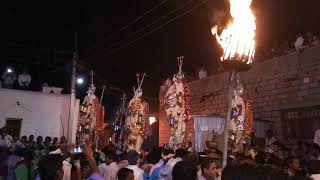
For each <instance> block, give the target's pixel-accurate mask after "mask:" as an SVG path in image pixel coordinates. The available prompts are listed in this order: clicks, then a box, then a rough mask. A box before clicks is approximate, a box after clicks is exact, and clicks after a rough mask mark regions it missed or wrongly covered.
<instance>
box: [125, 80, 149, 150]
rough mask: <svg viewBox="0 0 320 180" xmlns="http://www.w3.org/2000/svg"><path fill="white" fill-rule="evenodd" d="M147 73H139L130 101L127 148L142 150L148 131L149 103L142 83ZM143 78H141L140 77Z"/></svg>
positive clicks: (127, 121)
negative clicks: (144, 95)
mask: <svg viewBox="0 0 320 180" xmlns="http://www.w3.org/2000/svg"><path fill="white" fill-rule="evenodd" d="M144 77H145V74H142V77H141V75H140V74H137V83H138V87H137V88H133V92H134V97H133V98H132V99H131V101H130V102H129V116H128V117H127V119H126V129H127V130H128V131H127V134H128V138H127V142H126V145H127V148H128V149H131V150H136V151H137V152H139V151H140V148H141V146H142V143H143V140H144V137H145V136H146V135H147V133H148V125H149V122H148V118H147V116H148V111H149V105H148V103H147V102H146V101H144V100H143V99H142V88H141V86H142V84H143V80H144ZM140 78H141V79H140Z"/></svg>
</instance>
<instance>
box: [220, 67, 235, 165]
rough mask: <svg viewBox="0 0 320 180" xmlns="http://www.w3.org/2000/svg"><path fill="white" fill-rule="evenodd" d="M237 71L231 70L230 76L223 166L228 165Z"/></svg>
mask: <svg viewBox="0 0 320 180" xmlns="http://www.w3.org/2000/svg"><path fill="white" fill-rule="evenodd" d="M235 75H236V71H235V70H232V71H231V72H230V78H229V87H228V88H229V93H228V109H227V118H226V120H225V123H224V134H223V154H222V168H225V167H226V165H227V159H228V141H229V124H230V118H231V108H232V95H233V91H234V77H235Z"/></svg>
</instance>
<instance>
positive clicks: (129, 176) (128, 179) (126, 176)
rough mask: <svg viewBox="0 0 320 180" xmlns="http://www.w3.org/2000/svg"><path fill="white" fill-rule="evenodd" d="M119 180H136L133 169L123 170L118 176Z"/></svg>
mask: <svg viewBox="0 0 320 180" xmlns="http://www.w3.org/2000/svg"><path fill="white" fill-rule="evenodd" d="M117 177H118V180H134V174H133V171H132V170H131V169H128V168H122V169H120V170H119V171H118V174H117Z"/></svg>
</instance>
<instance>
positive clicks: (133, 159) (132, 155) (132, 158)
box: [128, 150, 140, 165]
mask: <svg viewBox="0 0 320 180" xmlns="http://www.w3.org/2000/svg"><path fill="white" fill-rule="evenodd" d="M139 157H140V155H139V154H138V153H137V152H136V151H135V150H131V151H129V152H128V162H129V164H130V165H136V164H138V161H139Z"/></svg>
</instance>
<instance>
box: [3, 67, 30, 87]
mask: <svg viewBox="0 0 320 180" xmlns="http://www.w3.org/2000/svg"><path fill="white" fill-rule="evenodd" d="M1 80H2V81H0V87H2V88H7V89H13V88H16V89H22V90H28V89H29V88H30V84H31V80H32V78H31V75H30V74H29V73H28V70H27V69H24V70H23V71H22V72H21V73H20V74H19V75H18V77H17V74H16V72H14V70H13V69H11V68H7V69H6V71H4V72H3V73H2V76H1Z"/></svg>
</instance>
